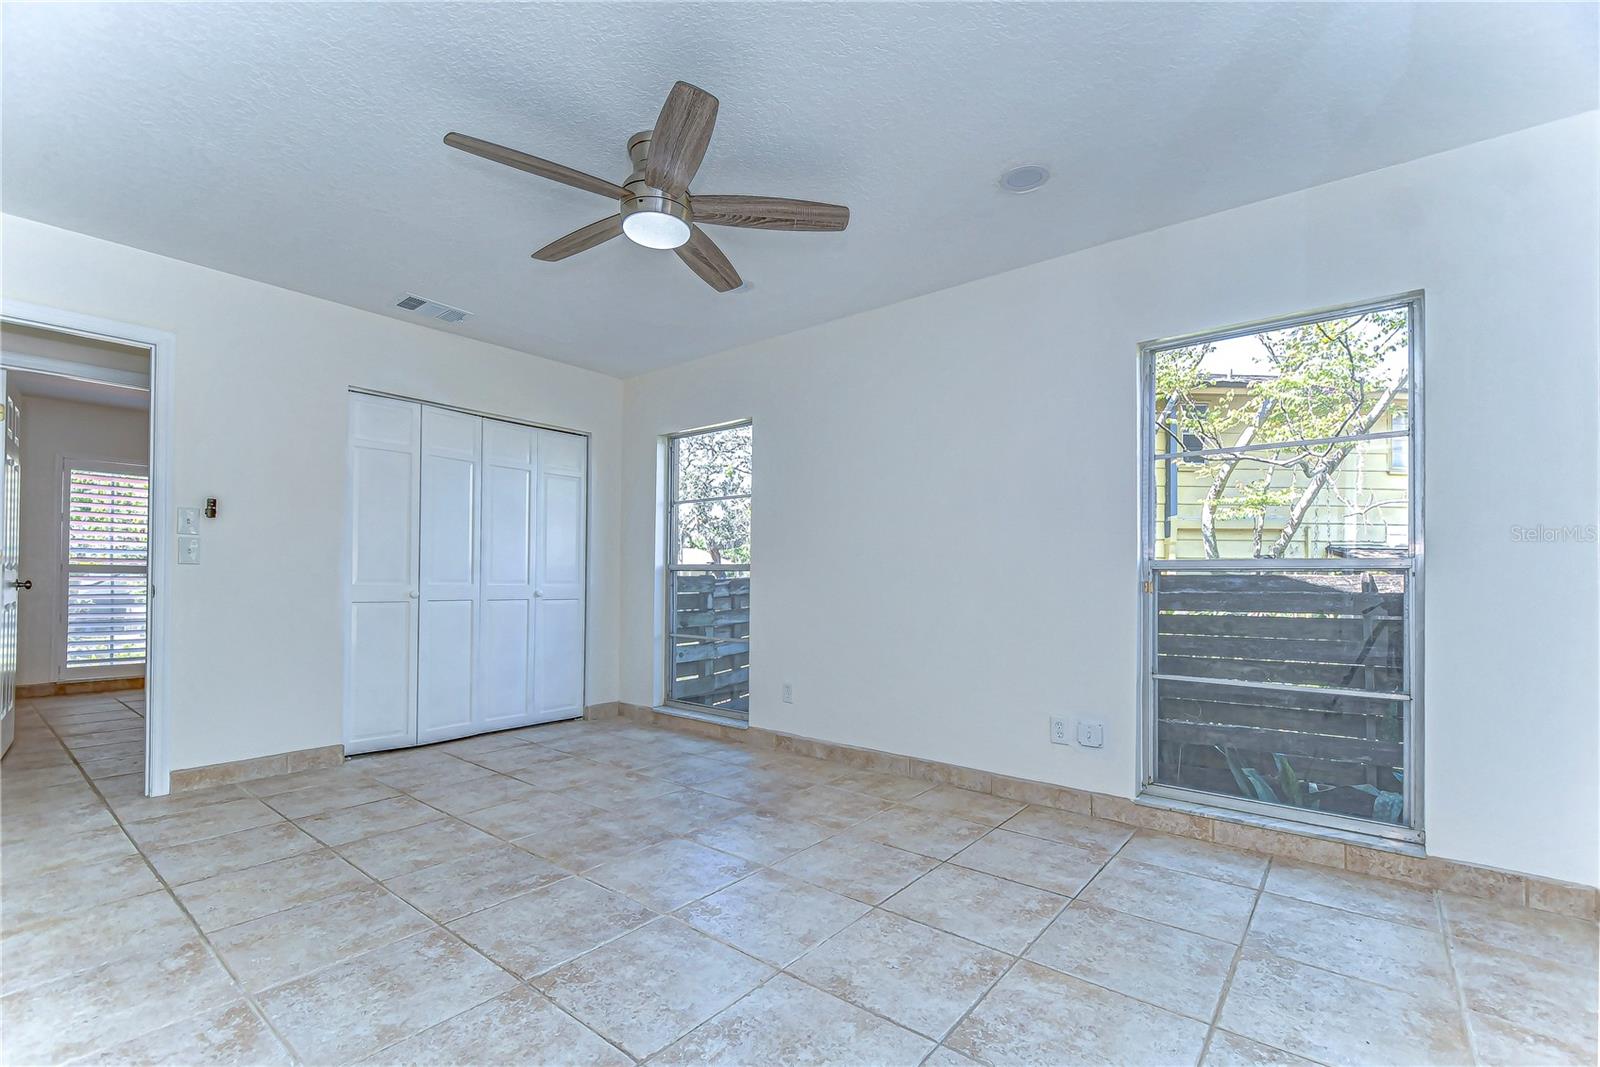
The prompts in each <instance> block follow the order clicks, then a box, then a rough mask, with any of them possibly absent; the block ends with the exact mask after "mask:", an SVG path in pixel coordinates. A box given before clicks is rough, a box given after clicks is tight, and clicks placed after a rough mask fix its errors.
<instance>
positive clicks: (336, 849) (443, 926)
mask: <svg viewBox="0 0 1600 1067" xmlns="http://www.w3.org/2000/svg"><path fill="white" fill-rule="evenodd" d="M444 743H446V744H448V742H444ZM527 743H532V742H527ZM402 751H408V750H402ZM443 754H444V755H447V756H451V758H454V759H461V757H458V756H453V755H452V754H451V753H443ZM462 762H465V763H471V761H470V760H463V761H462ZM348 763H349V760H348V759H347V760H346V761H345V764H348ZM472 766H475V767H481V766H483V765H482V764H477V763H473V764H472ZM484 770H486V771H487V772H488V774H489V775H494V776H499V777H502V778H506V779H508V780H511V781H520V779H516V778H513V777H512V776H511V775H508V774H505V773H504V772H501V771H496V770H494V769H493V768H487V767H486V768H484ZM359 773H361V774H362V775H363V776H364V777H368V778H370V779H371V780H372V781H376V782H379V783H380V784H382V785H383V786H384V787H385V788H387V789H393V790H394V791H395V793H396V794H397V795H398V796H404V797H406V798H408V799H410V800H413V801H415V802H416V803H418V804H421V805H422V806H424V807H427V808H431V809H432V810H434V811H435V812H438V813H439V815H441V816H442V817H443V819H448V820H451V821H454V822H459V823H461V824H462V825H465V826H471V825H472V824H471V823H468V822H466V820H465V819H462V818H461V817H460V816H457V815H453V814H451V813H450V812H447V811H444V810H443V809H441V808H437V807H435V806H434V805H432V804H429V803H428V802H427V801H425V800H422V799H421V798H419V797H417V796H415V795H414V794H412V793H409V792H407V791H406V790H404V789H401V788H400V787H399V786H395V785H391V784H390V783H388V782H384V781H383V780H382V779H381V778H376V777H373V776H372V775H370V774H368V772H366V771H360V772H359ZM485 777H487V775H486V776H485ZM467 780H469V781H470V780H471V779H467ZM311 788H316V787H314V786H313V787H311ZM551 795H555V794H553V793H552V794H551ZM382 799H384V800H392V799H394V798H393V797H385V798H382ZM381 802H382V800H376V801H368V802H367V803H368V804H376V803H381ZM263 803H268V802H267V801H265V800H263ZM268 806H269V807H270V806H271V805H270V803H268ZM364 806H365V805H363V804H356V805H351V807H364ZM495 806H496V805H493V804H491V805H487V807H495ZM272 810H273V811H274V812H277V810H278V809H276V808H273V809H272ZM329 810H330V811H343V810H349V809H348V808H332V809H329ZM279 814H280V816H281V817H282V818H284V819H285V820H287V821H288V822H290V823H291V824H293V825H294V826H295V828H296V829H298V830H300V832H301V833H305V834H307V835H308V836H310V837H311V838H312V840H314V841H317V842H318V843H319V844H321V845H322V847H324V848H326V849H328V850H329V851H330V852H332V853H333V854H334V855H336V856H338V857H339V858H340V859H341V860H343V861H344V862H345V863H348V864H350V866H351V867H352V868H354V869H355V870H357V871H360V872H361V873H362V874H363V875H364V876H366V877H367V878H370V879H372V882H373V884H374V885H377V886H378V887H379V888H380V889H382V890H383V891H384V892H385V893H387V894H389V895H390V896H391V897H393V898H394V899H395V900H398V901H400V903H402V904H404V905H405V906H406V907H408V908H410V909H412V910H413V911H415V912H417V914H419V915H421V916H422V917H423V918H425V919H427V920H428V922H430V923H432V924H433V927H434V929H438V930H442V931H444V932H445V933H447V934H449V935H450V936H451V937H452V938H454V939H455V940H456V941H457V942H459V943H460V944H461V945H463V946H465V947H466V949H467V950H468V951H469V952H471V953H472V954H473V955H475V956H477V957H479V958H481V959H484V960H486V961H487V962H489V963H491V964H493V965H494V966H495V967H497V968H499V969H500V970H501V971H504V972H505V973H506V974H507V975H508V976H509V977H510V978H511V979H512V980H513V981H514V982H515V983H516V987H518V988H527V989H530V990H532V991H533V992H534V993H535V994H537V995H538V996H539V997H540V998H541V1000H543V1001H544V1002H545V1003H548V1004H550V1005H551V1006H553V1007H554V1008H556V1010H558V1011H560V1012H561V1013H562V1014H563V1015H566V1016H567V1017H568V1018H570V1019H572V1021H573V1022H575V1023H576V1024H577V1025H579V1026H581V1027H583V1028H584V1030H585V1031H587V1032H589V1033H591V1034H594V1035H595V1037H597V1038H599V1039H600V1040H601V1041H604V1042H606V1043H607V1044H608V1045H611V1046H612V1047H613V1048H616V1049H617V1050H618V1051H619V1052H621V1053H622V1054H623V1055H625V1056H627V1057H628V1058H629V1059H630V1060H633V1061H634V1062H635V1063H638V1062H640V1061H639V1060H638V1059H637V1057H634V1056H633V1055H632V1054H631V1053H629V1052H628V1051H627V1050H626V1049H623V1048H622V1047H621V1046H619V1045H616V1044H615V1043H614V1042H612V1041H611V1040H610V1039H609V1038H607V1037H606V1036H605V1035H604V1034H601V1033H599V1032H597V1031H595V1030H594V1029H593V1028H592V1027H590V1026H588V1025H587V1024H586V1023H584V1022H583V1020H581V1019H579V1018H577V1017H576V1016H574V1015H572V1013H571V1012H569V1011H567V1010H566V1009H565V1008H564V1007H562V1006H561V1005H560V1004H557V1003H556V1002H555V1001H554V1000H553V999H551V998H550V997H549V996H548V995H546V994H545V993H544V991H543V990H541V989H538V988H537V987H535V986H533V985H532V983H531V980H530V979H524V978H523V977H522V976H520V975H518V974H517V973H516V972H515V971H512V970H511V969H510V968H509V967H507V966H505V965H504V964H502V963H501V962H500V961H499V960H496V959H495V958H494V957H492V956H489V955H488V954H487V953H484V952H482V951H481V950H480V949H479V948H478V947H477V946H476V945H474V944H472V942H470V941H468V940H467V939H466V938H465V937H462V936H461V934H459V933H457V932H456V931H455V930H453V929H451V928H450V926H449V923H447V922H441V921H440V920H438V919H436V918H434V916H432V915H430V914H429V913H427V912H425V911H423V910H422V909H421V908H419V907H417V906H416V905H415V904H412V903H411V902H410V901H409V900H406V899H405V898H404V897H402V896H400V894H398V893H396V892H395V891H394V890H393V889H391V888H390V887H389V886H388V884H387V883H386V882H385V881H383V880H382V879H379V878H375V877H373V876H372V875H371V874H369V873H368V872H367V871H366V870H364V869H363V868H361V867H359V866H358V865H356V864H355V863H353V862H352V861H351V860H350V858H349V857H348V856H346V855H345V854H344V853H343V852H342V851H340V848H341V847H342V846H339V845H332V844H328V843H327V842H325V841H322V839H321V838H318V837H316V836H315V835H313V834H310V832H309V831H307V830H306V829H305V828H304V827H302V826H301V825H300V824H299V822H298V821H296V820H295V819H292V818H289V817H288V816H286V815H282V813H281V812H279ZM322 814H327V812H314V813H311V814H308V815H305V816H302V818H310V817H312V815H322ZM468 814H470V813H468ZM433 821H435V820H432V819H429V820H426V821H425V822H424V823H417V824H414V826H420V825H425V824H426V822H433ZM439 821H443V820H439ZM412 828H413V827H412V826H403V827H398V828H397V829H395V830H384V831H380V832H379V833H376V834H371V835H368V837H363V838H356V839H355V840H354V841H347V842H344V843H343V844H344V845H349V844H354V843H356V842H358V841H365V840H370V839H371V838H372V837H379V836H382V835H383V834H385V833H398V832H401V831H404V830H409V829H412ZM473 828H474V829H479V830H480V831H481V832H484V833H487V832H488V831H482V830H481V828H480V827H473ZM489 836H491V837H493V838H494V839H495V840H496V841H498V842H500V843H501V844H506V845H510V846H511V847H513V848H517V849H519V850H520V851H522V852H526V853H527V854H528V855H530V856H533V857H534V858H536V859H540V860H543V861H544V862H547V863H550V864H551V865H552V866H554V867H557V868H560V869H562V870H568V869H567V868H564V867H562V865H561V864H559V863H555V861H553V860H550V859H549V858H548V857H545V856H540V855H538V854H537V853H535V852H533V851H532V850H531V849H524V848H521V846H519V845H516V844H514V843H513V842H512V841H509V840H506V839H504V838H501V837H500V836H499V835H497V834H490V835H489ZM646 847H648V846H646ZM457 858H458V859H459V858H461V857H457ZM452 862H455V861H454V860H445V861H443V862H441V863H433V864H427V865H425V866H423V867H419V868H417V869H416V870H415V871H408V872H406V874H408V875H409V874H415V873H417V872H418V871H424V870H431V869H432V868H434V867H440V866H444V865H445V864H447V863H452ZM396 877H404V875H397V876H396ZM582 877H583V876H582V874H581V873H580V872H572V871H570V870H568V873H567V874H566V875H565V876H564V877H562V878H558V879H556V880H555V881H554V882H548V883H546V884H545V885H543V886H536V887H534V888H533V889H529V890H526V891H524V892H521V893H514V894H512V895H511V896H509V897H506V898H505V899H504V900H498V901H495V902H494V903H493V904H488V905H485V906H484V907H482V908H479V909H477V910H476V911H470V912H465V913H463V914H461V915H458V916H456V917H454V918H452V919H450V920H449V922H457V921H459V920H461V919H464V918H467V917H469V916H471V915H477V914H479V913H481V912H484V911H487V910H488V909H489V908H493V907H498V906H499V905H501V904H505V903H508V902H510V901H512V900H516V899H519V898H521V897H525V896H528V895H529V894H532V893H536V892H538V891H539V890H541V889H545V888H548V886H550V885H554V884H556V883H557V882H563V881H566V880H568V879H570V878H582ZM585 880H586V881H587V879H585ZM591 884H594V883H592V882H591ZM602 888H603V887H602ZM335 895H337V894H335ZM322 899H327V898H322ZM313 903H314V902H313ZM285 910H292V909H285ZM649 910H652V911H653V910H654V909H649ZM278 914H281V912H280V913H278ZM633 929H638V927H634V928H633ZM425 932H427V931H421V930H419V931H417V932H416V933H413V934H407V935H405V936H404V937H400V938H396V939H395V940H393V941H389V942H385V943H384V944H382V945H377V946H374V947H373V948H371V949H367V950H365V951H363V952H358V953H355V954H353V955H351V956H346V957H344V958H342V959H339V960H335V961H333V962H332V963H329V964H327V965H325V966H323V967H318V968H315V969H313V970H311V971H307V972H306V973H305V974H303V975H296V976H295V977H293V978H290V979H287V980H285V981H284V982H281V983H278V985H275V986H273V987H272V988H274V989H277V988H281V987H282V986H284V985H288V984H290V983H292V982H298V981H300V980H302V979H304V978H307V977H310V976H311V975H314V974H320V973H322V972H323V971H326V970H328V969H329V968H332V967H336V966H338V965H340V964H343V963H348V962H350V961H352V960H356V959H359V958H360V957H362V956H365V955H367V954H369V953H371V952H376V951H378V950H380V949H384V948H388V947H390V946H392V945H396V944H399V943H400V942H401V941H405V940H408V939H409V938H411V937H415V936H418V935H419V934H421V933H425ZM631 932H632V930H628V931H625V932H624V933H623V934H619V935H618V937H622V936H625V935H626V934H627V933H631ZM611 940H612V941H614V940H616V938H612V939H611ZM604 943H605V944H610V943H611V941H606V942H604ZM596 947H599V946H596ZM591 951H592V950H591ZM583 954H584V953H580V954H579V955H583ZM576 958H578V957H576V956H574V957H573V959H576ZM565 962H571V961H570V960H569V961H565ZM562 965H564V964H558V965H557V966H562ZM503 995H504V994H503V993H497V994H495V995H494V996H492V997H486V998H485V999H483V1000H481V1001H479V1002H478V1003H476V1004H473V1005H471V1006H469V1007H466V1008H463V1009H462V1010H461V1011H459V1012H456V1013H454V1014H453V1015H450V1016H448V1017H447V1018H444V1019H440V1020H438V1021H437V1022H434V1023H431V1024H429V1025H428V1026H426V1027H423V1028H422V1029H421V1030H416V1031H413V1032H412V1033H410V1034H407V1035H405V1036H404V1037H401V1038H397V1039H396V1040H394V1041H391V1042H389V1043H388V1044H386V1045H383V1046H382V1047H380V1048H378V1049H374V1050H367V1051H365V1052H364V1053H363V1054H362V1055H363V1056H364V1057H371V1056H374V1055H377V1054H378V1053H381V1052H383V1051H384V1050H385V1049H389V1048H393V1047H394V1046H396V1045H398V1044H400V1043H401V1042H404V1041H408V1040H410V1039H411V1038H413V1037H416V1036H417V1035H419V1034H422V1033H426V1032H427V1031H428V1030H431V1029H433V1028H434V1027H436V1026H442V1025H444V1024H445V1023H448V1022H450V1021H451V1020H452V1019H455V1018H458V1017H459V1016H461V1015H465V1014H466V1013H467V1012H471V1011H476V1010H477V1009H478V1008H481V1007H482V1006H483V1005H485V1004H487V1003H489V1002H490V1001H491V1000H495V999H497V998H498V997H500V996H503Z"/></svg>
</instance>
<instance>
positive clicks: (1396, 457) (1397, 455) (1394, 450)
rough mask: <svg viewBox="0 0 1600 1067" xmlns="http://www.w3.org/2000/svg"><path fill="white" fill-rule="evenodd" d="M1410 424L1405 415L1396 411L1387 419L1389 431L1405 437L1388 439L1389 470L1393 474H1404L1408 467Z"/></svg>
mask: <svg viewBox="0 0 1600 1067" xmlns="http://www.w3.org/2000/svg"><path fill="white" fill-rule="evenodd" d="M1410 426H1411V424H1410V423H1409V422H1408V421H1407V420H1406V413H1405V412H1403V411H1397V412H1395V413H1394V415H1393V416H1392V417H1391V418H1390V419H1389V429H1391V430H1393V431H1395V432H1396V433H1404V434H1406V436H1405V437H1391V438H1389V470H1390V472H1391V473H1394V474H1404V473H1405V471H1406V468H1407V467H1408V466H1410V452H1411V437H1410V433H1409V430H1410Z"/></svg>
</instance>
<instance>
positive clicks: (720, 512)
mask: <svg viewBox="0 0 1600 1067" xmlns="http://www.w3.org/2000/svg"><path fill="white" fill-rule="evenodd" d="M750 446H751V428H750V427H749V426H748V425H746V426H731V427H729V428H728V429H726V430H716V431H714V432H712V433H702V434H694V435H692V436H688V437H680V438H678V440H677V469H676V477H677V492H676V494H675V495H676V498H677V499H678V500H679V501H685V503H680V504H679V505H678V514H677V521H678V551H679V554H680V555H679V558H680V560H682V553H683V552H684V551H685V550H698V551H701V552H704V553H706V555H708V556H709V557H710V562H711V563H714V564H721V563H749V562H750V484H751V473H752V472H751V449H750ZM696 562H700V561H696Z"/></svg>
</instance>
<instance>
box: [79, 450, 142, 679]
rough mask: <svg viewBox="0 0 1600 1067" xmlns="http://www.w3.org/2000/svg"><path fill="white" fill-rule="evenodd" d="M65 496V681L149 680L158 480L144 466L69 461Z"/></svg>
mask: <svg viewBox="0 0 1600 1067" xmlns="http://www.w3.org/2000/svg"><path fill="white" fill-rule="evenodd" d="M62 489H63V492H62V496H63V501H64V506H63V508H62V535H63V537H62V539H63V542H64V549H65V551H64V552H63V555H62V559H63V561H64V563H63V567H62V571H63V575H64V585H65V594H66V595H65V606H64V608H63V610H62V622H63V624H64V629H65V639H64V641H63V655H62V660H61V663H62V677H63V678H64V679H71V678H106V677H115V676H120V675H138V674H142V673H143V671H144V658H145V593H146V590H147V588H148V577H147V576H148V571H149V563H150V559H149V556H150V553H149V543H150V541H149V539H150V524H149V511H150V479H149V477H148V475H147V474H146V471H145V468H144V467H136V466H131V465H127V464H121V463H79V462H77V461H68V462H67V464H66V465H65V469H64V472H63V478H62Z"/></svg>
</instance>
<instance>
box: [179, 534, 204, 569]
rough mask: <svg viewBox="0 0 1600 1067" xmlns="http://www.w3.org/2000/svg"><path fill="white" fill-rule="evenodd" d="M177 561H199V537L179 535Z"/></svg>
mask: <svg viewBox="0 0 1600 1067" xmlns="http://www.w3.org/2000/svg"><path fill="white" fill-rule="evenodd" d="M178 562H179V563H199V562H200V538H198V537H195V536H193V535H188V536H180V537H179V538H178Z"/></svg>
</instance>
